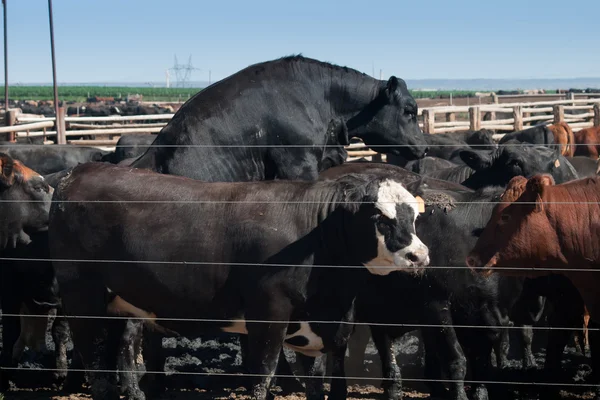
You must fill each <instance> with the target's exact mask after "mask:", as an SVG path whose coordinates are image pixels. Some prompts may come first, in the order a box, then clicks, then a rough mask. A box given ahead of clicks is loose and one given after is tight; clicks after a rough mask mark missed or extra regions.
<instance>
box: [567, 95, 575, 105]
mask: <svg viewBox="0 0 600 400" xmlns="http://www.w3.org/2000/svg"><path fill="white" fill-rule="evenodd" d="M568 96H569V100H575V93H574V92H569V95H568ZM571 105H572V106H574V105H575V102H573V103H571Z"/></svg>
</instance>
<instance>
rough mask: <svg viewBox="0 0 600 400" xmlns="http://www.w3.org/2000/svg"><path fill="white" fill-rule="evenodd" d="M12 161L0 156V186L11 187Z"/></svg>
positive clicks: (13, 176) (13, 175) (2, 155)
mask: <svg viewBox="0 0 600 400" xmlns="http://www.w3.org/2000/svg"><path fill="white" fill-rule="evenodd" d="M13 166H14V161H13V159H12V158H10V157H9V156H7V155H6V154H0V186H2V187H5V188H7V187H11V186H12V185H13V183H14V182H15V172H14V168H13Z"/></svg>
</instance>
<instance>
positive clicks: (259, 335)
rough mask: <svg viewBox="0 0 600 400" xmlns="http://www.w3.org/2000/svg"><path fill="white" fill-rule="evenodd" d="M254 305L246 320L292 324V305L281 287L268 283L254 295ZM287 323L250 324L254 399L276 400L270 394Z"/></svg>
mask: <svg viewBox="0 0 600 400" xmlns="http://www.w3.org/2000/svg"><path fill="white" fill-rule="evenodd" d="M252 298H253V299H254V303H253V304H251V305H249V307H248V309H247V312H246V318H247V319H248V320H257V321H265V320H266V321H289V320H290V316H291V314H292V305H291V304H290V302H289V300H288V301H286V299H288V298H287V297H286V296H285V295H283V294H281V292H280V290H279V288H273V287H271V285H270V284H265V287H264V288H263V291H261V292H260V293H256V292H255V293H253V294H252ZM287 328H288V324H287V323H286V322H271V323H258V322H252V323H248V324H247V330H248V363H247V365H248V372H249V373H250V374H252V375H253V376H255V378H254V379H252V381H253V384H252V386H251V387H252V396H253V398H255V399H257V400H265V399H271V398H273V395H272V393H271V392H270V390H269V389H270V387H271V381H272V379H273V375H274V374H275V371H276V369H277V362H278V360H279V354H281V349H282V348H283V341H284V338H285V334H286V332H287Z"/></svg>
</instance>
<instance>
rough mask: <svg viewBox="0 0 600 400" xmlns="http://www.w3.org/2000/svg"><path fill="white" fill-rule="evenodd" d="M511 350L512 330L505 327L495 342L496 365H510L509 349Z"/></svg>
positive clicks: (500, 367) (502, 366)
mask: <svg viewBox="0 0 600 400" xmlns="http://www.w3.org/2000/svg"><path fill="white" fill-rule="evenodd" d="M509 350H510V331H509V329H507V328H504V329H502V330H501V332H500V338H499V339H498V340H497V341H496V342H495V343H494V354H495V355H496V365H497V366H498V368H499V369H504V368H507V367H508V351H509Z"/></svg>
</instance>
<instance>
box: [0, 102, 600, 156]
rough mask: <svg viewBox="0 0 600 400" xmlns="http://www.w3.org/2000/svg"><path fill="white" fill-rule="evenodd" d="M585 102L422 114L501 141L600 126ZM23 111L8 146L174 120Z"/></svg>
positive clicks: (152, 128) (432, 126) (422, 122)
mask: <svg viewBox="0 0 600 400" xmlns="http://www.w3.org/2000/svg"><path fill="white" fill-rule="evenodd" d="M597 95H598V96H600V94H597ZM508 96H510V95H508ZM523 96H527V95H523ZM537 96H543V95H537ZM585 96H587V97H588V98H587V99H577V98H575V97H574V96H573V94H571V96H570V98H569V99H568V100H552V101H536V102H523V103H495V104H487V105H474V106H443V107H425V108H421V109H419V116H418V118H419V126H420V127H421V129H423V132H425V133H429V134H435V133H451V132H461V131H467V130H473V131H476V130H480V129H489V130H492V131H495V132H496V133H497V134H496V135H494V137H495V138H496V139H499V138H500V137H502V135H503V132H510V131H518V130H522V129H525V128H527V127H530V126H533V125H536V124H540V123H557V122H566V123H568V124H569V126H570V127H571V128H572V129H573V130H579V129H583V128H588V127H592V126H600V98H595V97H596V94H590V93H586V94H585ZM505 97H507V96H505ZM498 98H501V96H494V101H495V102H498V101H499V100H498ZM19 111H20V110H18V109H13V110H9V111H8V113H7V114H6V116H5V124H6V125H7V126H4V127H0V134H9V139H8V140H11V141H14V140H15V139H16V138H26V137H29V138H39V137H42V138H43V142H44V143H45V144H53V143H58V144H67V143H69V144H75V145H85V146H97V147H105V148H111V147H113V146H115V145H116V143H117V141H118V139H119V137H120V136H121V135H124V134H150V133H157V132H160V130H161V129H162V128H163V127H164V126H166V124H167V123H168V121H169V120H170V119H171V118H172V117H173V115H174V114H172V113H170V114H152V115H132V116H119V115H114V116H102V117H95V116H65V109H64V108H62V107H61V108H60V109H59V114H58V119H57V118H55V117H43V116H40V115H33V114H22V113H20V112H19ZM57 121H58V122H57ZM57 124H58V125H60V126H61V127H64V129H59V130H58V131H59V132H64V134H62V135H61V136H63V137H59V136H57V129H56V127H57ZM347 150H348V152H349V157H350V159H356V158H361V157H373V159H374V160H382V159H384V158H385V156H382V155H380V154H377V153H375V152H374V151H372V150H370V149H368V148H367V147H366V146H365V145H364V144H363V143H352V144H351V145H349V146H348V147H347Z"/></svg>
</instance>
